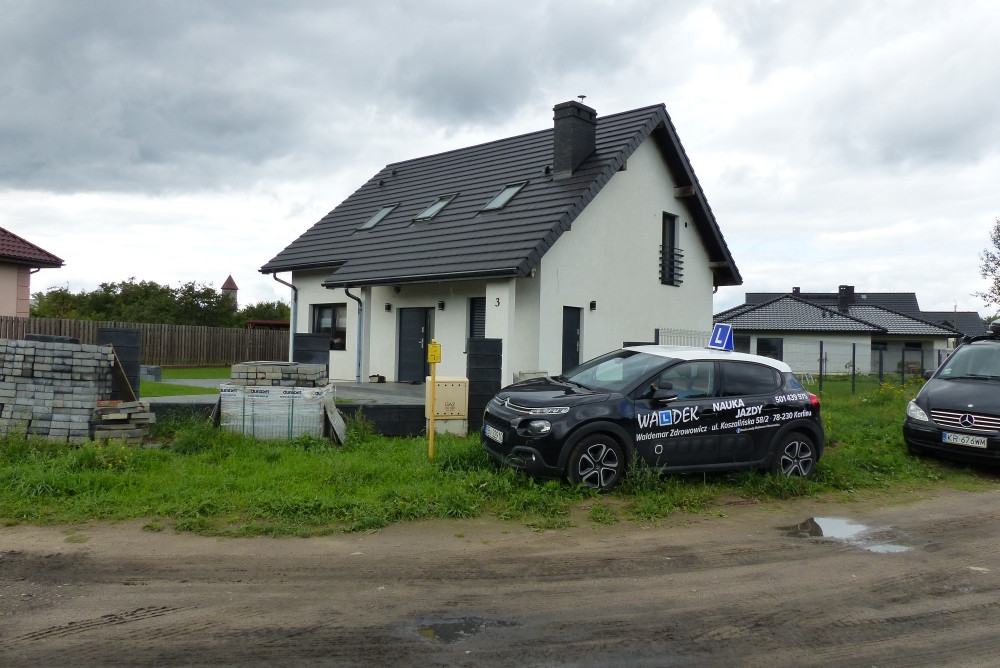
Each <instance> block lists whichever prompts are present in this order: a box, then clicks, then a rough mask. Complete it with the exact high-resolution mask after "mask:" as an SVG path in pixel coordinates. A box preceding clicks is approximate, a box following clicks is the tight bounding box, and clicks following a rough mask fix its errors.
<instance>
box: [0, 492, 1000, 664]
mask: <svg viewBox="0 0 1000 668" xmlns="http://www.w3.org/2000/svg"><path fill="white" fill-rule="evenodd" d="M724 512H725V516H722V517H719V516H707V515H705V516H702V515H676V516H673V517H670V518H668V519H667V520H665V521H664V522H663V523H662V526H659V527H640V526H637V525H634V524H631V523H620V524H617V525H613V526H599V525H594V524H593V523H590V522H588V521H587V520H585V519H582V518H581V520H580V523H579V524H580V525H579V526H577V527H574V528H571V529H568V530H564V531H546V532H543V533H535V532H532V531H531V530H529V529H526V528H524V527H522V526H521V525H518V524H511V523H500V522H497V521H492V520H480V521H468V522H467V521H462V522H441V523H421V524H417V525H407V526H400V527H392V528H389V529H386V530H383V531H380V532H378V533H375V534H370V535H337V536H331V537H327V538H313V539H285V540H272V539H237V540H233V539H226V540H219V539H211V538H200V537H197V536H192V535H188V534H175V533H173V532H171V531H170V530H166V531H163V532H160V533H151V532H148V531H143V530H142V527H141V523H129V524H118V525H108V524H96V525H93V526H86V527H73V528H34V527H7V528H2V529H0V587H2V589H0V595H2V597H0V665H5V666H8V665H9V666H13V665H34V666H47V665H115V664H146V665H158V666H173V665H217V664H241V665H254V664H257V665H261V664H268V665H359V666H360V665H422V666H456V665H459V666H460V665H469V666H473V665H501V666H521V665H544V666H564V665H566V666H570V665H571V666H610V665H630V666H703V665H705V666H707V665H748V666H765V665H766V666H769V667H774V666H805V665H823V666H830V665H833V666H837V665H843V666H873V665H874V666H903V665H905V666H915V665H935V666H939V665H952V666H961V665H968V666H976V665H983V666H985V665H996V663H997V652H998V647H1000V640H998V639H997V633H998V631H1000V595H998V592H1000V490H995V491H990V492H978V493H965V492H946V493H944V494H942V495H940V496H937V497H936V498H923V499H913V498H910V499H906V500H903V501H901V500H900V499H895V500H894V501H893V505H892V506H890V507H878V506H877V504H873V503H855V504H836V503H823V502H818V501H795V502H790V503H785V504H765V505H733V506H727V507H725V508H724ZM810 518H815V521H813V522H807V520H809V519H810ZM837 520H850V521H851V522H855V523H857V524H850V523H847V522H843V521H837ZM865 527H867V530H863V529H864V528H865ZM819 530H822V531H823V532H824V533H825V534H827V537H823V538H820V537H815V536H811V535H810V532H812V533H813V534H815V533H817V531H819ZM830 532H833V533H835V534H836V535H838V536H841V538H830V537H828V536H829V534H830Z"/></svg>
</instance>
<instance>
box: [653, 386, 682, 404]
mask: <svg viewBox="0 0 1000 668" xmlns="http://www.w3.org/2000/svg"><path fill="white" fill-rule="evenodd" d="M653 401H657V402H659V403H661V404H667V403H670V402H671V401H677V393H676V392H674V391H673V390H672V389H667V388H661V389H659V390H657V391H656V392H653Z"/></svg>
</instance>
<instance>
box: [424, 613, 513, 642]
mask: <svg viewBox="0 0 1000 668" xmlns="http://www.w3.org/2000/svg"><path fill="white" fill-rule="evenodd" d="M507 626H517V622H506V621H503V620H502V619H483V618H482V617H455V618H448V619H443V620H438V621H436V622H431V623H427V624H422V625H421V626H420V628H419V629H418V631H419V633H420V635H421V636H423V637H424V638H426V639H427V640H431V641H434V642H443V643H454V642H459V641H460V640H468V639H469V638H471V637H472V636H474V635H476V634H477V633H480V632H482V631H483V630H484V629H487V628H493V627H507Z"/></svg>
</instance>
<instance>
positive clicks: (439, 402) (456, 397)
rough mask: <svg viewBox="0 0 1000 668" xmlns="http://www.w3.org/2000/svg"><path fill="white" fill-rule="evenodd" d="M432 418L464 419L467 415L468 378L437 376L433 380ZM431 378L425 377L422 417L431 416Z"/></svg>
mask: <svg viewBox="0 0 1000 668" xmlns="http://www.w3.org/2000/svg"><path fill="white" fill-rule="evenodd" d="M434 382H435V387H434V419H435V420H465V419H468V417H469V379H468V378H448V377H444V376H438V377H437V379H436V380H435V381H434ZM430 386H431V378H430V376H428V377H427V390H426V393H425V396H424V417H425V418H428V419H430V417H431V396H430V395H431V387H430Z"/></svg>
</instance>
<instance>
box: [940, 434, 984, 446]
mask: <svg viewBox="0 0 1000 668" xmlns="http://www.w3.org/2000/svg"><path fill="white" fill-rule="evenodd" d="M941 440H942V441H944V442H945V443H953V444H955V445H966V446H968V447H970V448H984V449H985V448H986V437H985V436H970V435H969V434H949V433H948V432H944V433H942V434H941Z"/></svg>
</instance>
